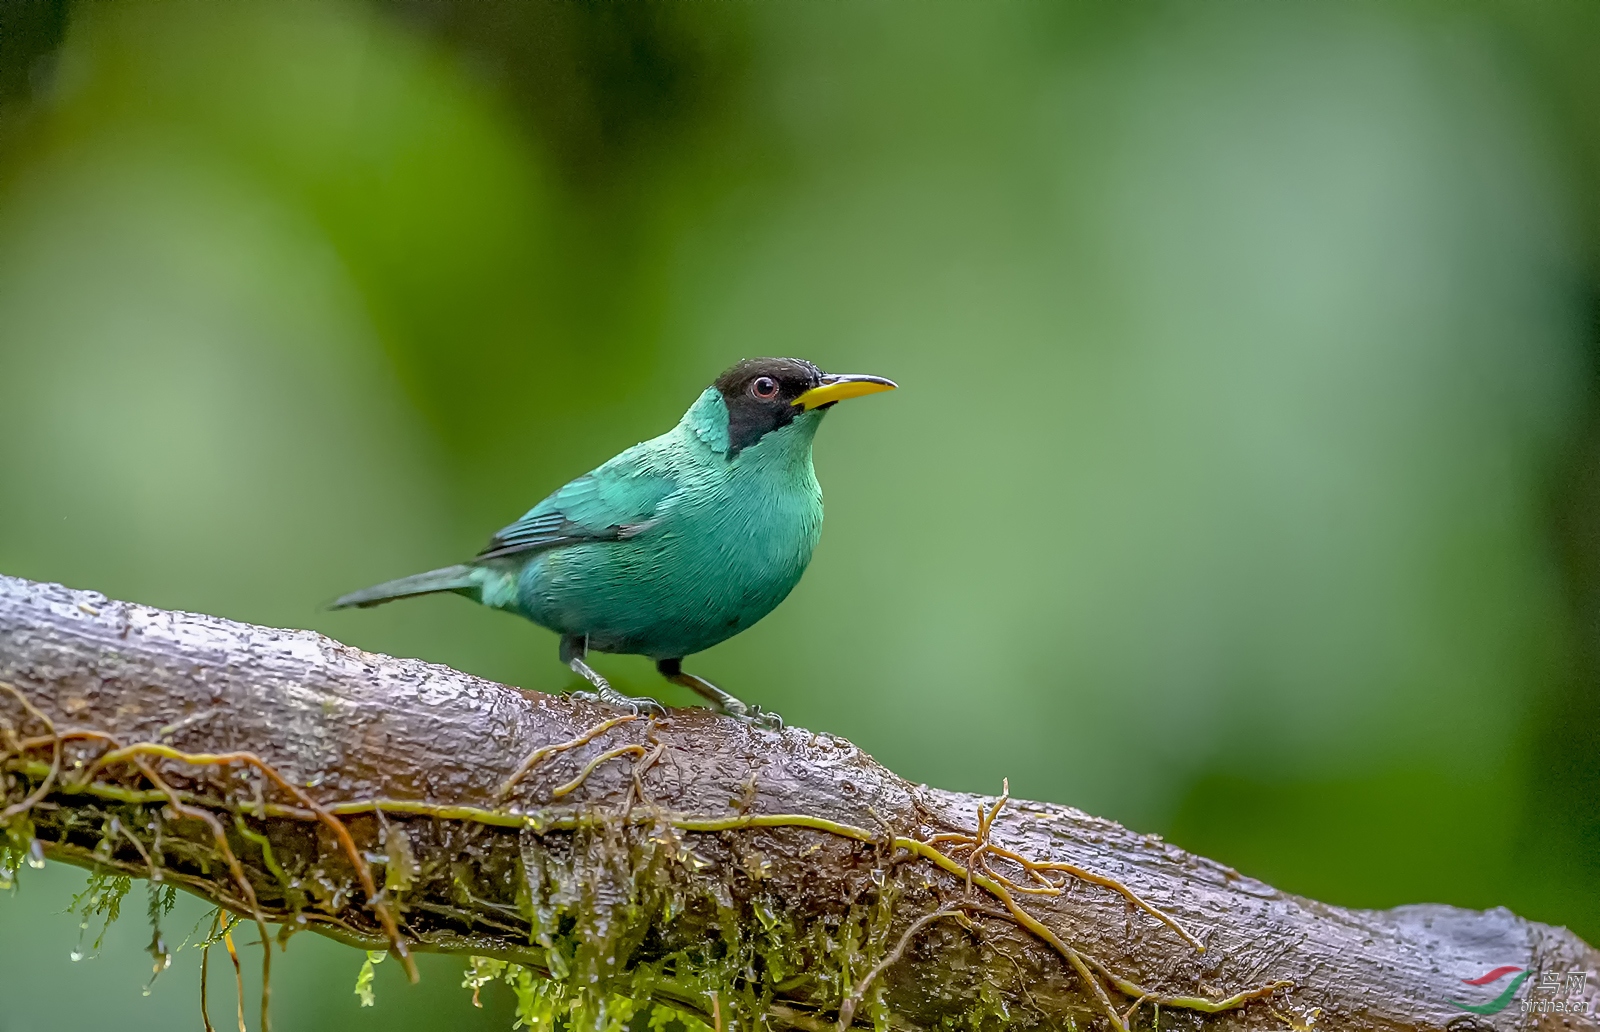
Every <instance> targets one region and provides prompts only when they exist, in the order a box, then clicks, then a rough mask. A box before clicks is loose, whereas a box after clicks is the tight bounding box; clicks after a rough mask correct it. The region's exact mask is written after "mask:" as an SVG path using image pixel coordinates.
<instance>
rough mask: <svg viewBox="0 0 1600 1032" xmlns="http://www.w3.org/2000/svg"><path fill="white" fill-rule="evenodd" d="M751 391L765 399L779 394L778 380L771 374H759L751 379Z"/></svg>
mask: <svg viewBox="0 0 1600 1032" xmlns="http://www.w3.org/2000/svg"><path fill="white" fill-rule="evenodd" d="M750 393H751V394H754V395H755V396H756V397H758V398H760V399H761V400H763V401H768V400H770V399H772V398H776V397H777V396H778V381H777V380H774V379H773V378H772V377H770V376H758V377H756V378H755V379H754V380H751V381H750Z"/></svg>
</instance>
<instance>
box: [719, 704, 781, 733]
mask: <svg viewBox="0 0 1600 1032" xmlns="http://www.w3.org/2000/svg"><path fill="white" fill-rule="evenodd" d="M720 709H721V713H722V715H723V716H725V717H732V718H733V719H734V720H742V721H744V722H745V723H746V724H751V725H753V726H755V727H759V728H764V729H765V730H767V731H782V730H783V718H782V717H781V716H779V715H778V714H776V713H774V712H773V711H771V710H764V709H762V708H761V707H760V706H757V705H755V704H754V703H745V702H740V701H739V700H738V699H731V700H730V701H729V702H726V703H723V705H722V706H721V708H720Z"/></svg>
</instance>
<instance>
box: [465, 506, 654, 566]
mask: <svg viewBox="0 0 1600 1032" xmlns="http://www.w3.org/2000/svg"><path fill="white" fill-rule="evenodd" d="M623 526H625V525H621V526H613V527H602V528H593V527H585V526H583V525H582V524H581V523H574V522H573V521H572V520H570V519H568V518H567V515H566V513H561V512H546V513H541V514H539V515H537V516H535V515H533V514H532V513H529V514H528V515H527V516H524V517H523V518H522V519H520V520H518V521H517V522H515V523H513V524H511V526H509V527H506V528H504V529H503V530H501V531H500V532H499V533H497V534H495V536H494V537H493V538H491V539H490V540H489V544H488V545H487V546H486V547H485V548H484V550H483V551H481V552H479V553H478V558H479V559H499V558H500V557H501V556H507V555H517V554H519V553H521V552H537V551H542V550H544V549H547V548H559V547H560V546H562V545H577V544H582V543H584V542H588V541H619V540H621V539H622V538H623V537H624V536H625V534H624V531H623Z"/></svg>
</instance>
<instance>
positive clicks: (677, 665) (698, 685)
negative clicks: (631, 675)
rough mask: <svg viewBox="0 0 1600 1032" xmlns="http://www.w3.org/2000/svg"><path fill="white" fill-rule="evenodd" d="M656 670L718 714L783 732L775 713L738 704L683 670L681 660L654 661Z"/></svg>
mask: <svg viewBox="0 0 1600 1032" xmlns="http://www.w3.org/2000/svg"><path fill="white" fill-rule="evenodd" d="M656 669H657V670H659V671H661V676H662V677H665V678H666V679H667V680H669V681H671V682H672V683H673V684H680V685H682V686H683V687H685V688H688V689H690V690H692V691H694V692H696V693H698V694H699V695H700V696H701V697H702V698H704V699H705V700H706V701H708V702H710V703H711V708H712V709H714V710H716V711H717V712H718V713H723V714H726V715H727V716H730V717H734V718H735V719H738V720H748V721H749V722H750V723H752V724H755V725H757V726H758V727H765V728H771V729H772V730H774V731H781V730H783V718H782V717H780V716H778V715H777V714H776V713H771V712H768V711H766V710H763V709H762V708H761V707H760V706H753V705H750V704H747V703H744V702H740V701H739V700H738V699H735V698H734V697H733V696H731V695H729V694H728V693H727V692H725V691H723V690H722V689H721V688H718V687H717V686H716V685H714V684H712V683H711V682H710V681H707V680H706V679H705V678H703V677H696V676H695V675H694V674H691V673H688V672H686V671H685V670H684V669H683V660H681V659H661V660H657V661H656Z"/></svg>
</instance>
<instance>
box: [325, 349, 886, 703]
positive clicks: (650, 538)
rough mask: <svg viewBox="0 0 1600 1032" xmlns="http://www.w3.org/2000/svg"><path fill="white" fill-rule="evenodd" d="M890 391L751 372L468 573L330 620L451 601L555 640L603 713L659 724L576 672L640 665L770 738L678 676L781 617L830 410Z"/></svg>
mask: <svg viewBox="0 0 1600 1032" xmlns="http://www.w3.org/2000/svg"><path fill="white" fill-rule="evenodd" d="M894 388H895V384H894V383H893V382H891V381H889V380H885V379H883V378H882V377H878V376H843V375H838V374H834V373H824V372H823V371H822V370H820V369H818V368H817V367H816V366H814V365H812V364H811V363H810V362H805V361H802V360H800V359H794V358H753V359H746V360H745V361H743V362H740V363H739V364H738V365H735V366H734V367H733V368H732V369H729V370H728V371H727V372H725V373H723V374H722V375H721V376H719V377H717V380H716V382H715V383H713V384H712V385H711V386H710V387H707V388H706V389H705V391H704V392H702V393H701V395H700V397H698V398H697V399H695V402H694V404H693V405H691V406H689V411H688V412H685V413H684V415H683V418H682V419H680V420H679V421H678V425H677V426H675V427H673V428H672V429H671V430H668V431H667V432H666V433H664V434H662V435H661V436H660V437H656V438H653V439H652V440H649V441H645V442H643V443H642V444H636V445H634V446H633V447H632V448H629V449H628V450H627V451H624V452H623V453H622V454H620V455H618V456H617V457H616V458H614V459H612V460H611V461H609V462H607V463H606V464H605V465H603V466H600V467H599V468H598V469H595V470H593V471H591V472H589V473H586V474H584V475H583V476H581V477H579V478H577V479H576V480H573V481H571V482H570V483H568V484H566V485H565V486H563V487H561V488H558V489H557V490H556V491H555V492H554V493H553V494H551V495H550V496H549V497H548V498H546V499H545V500H544V501H542V502H540V503H539V504H538V505H535V506H534V507H533V508H532V509H530V510H528V513H527V515H525V516H523V517H522V518H521V519H520V520H518V521H517V522H515V523H513V524H511V525H510V526H509V527H506V528H505V529H503V530H501V531H500V532H499V533H498V534H496V535H495V536H494V538H493V539H492V540H490V542H489V545H488V547H487V548H485V549H484V550H483V551H482V552H479V553H478V555H477V557H476V558H474V559H473V560H472V561H470V562H467V563H462V564H460V565H458V566H446V567H444V568H443V569H439V570H430V571H428V572H427V573H419V574H416V575H414V576H411V577H402V578H400V579H399V580H393V581H389V582H387V583H385V584H379V585H377V586H375V587H371V588H367V589H366V590H364V591H356V592H352V593H351V594H349V595H345V596H344V597H343V598H341V599H339V600H338V601H336V602H335V603H334V604H333V608H335V609H344V608H349V607H352V606H358V607H362V608H365V607H368V606H375V605H379V604H380V603H383V602H389V601H393V600H394V599H397V598H410V597H412V596H414V595H431V594H434V593H436V592H454V593H456V594H458V595H465V596H466V597H468V598H470V599H472V600H473V601H475V602H479V603H481V604H483V605H486V606H490V607H492V608H495V609H503V610H505V611H507V612H510V613H515V614H517V615H518V616H521V617H525V618H527V619H529V620H532V621H533V622H534V623H536V624H538V625H540V626H541V627H547V628H549V629H550V630H552V631H555V632H556V633H557V634H559V635H561V646H560V656H561V661H562V662H563V663H565V664H567V666H569V667H571V668H572V669H573V670H574V671H575V672H577V673H578V674H579V675H581V676H582V677H583V678H584V679H585V680H587V681H588V682H589V683H590V684H592V685H594V687H595V695H596V696H597V697H598V698H599V699H600V700H602V701H604V702H607V703H611V704H613V705H618V706H625V707H629V708H632V709H633V710H634V712H639V711H645V712H649V713H651V714H655V715H661V714H664V713H665V712H666V711H665V710H664V709H662V707H661V705H660V704H659V703H658V702H656V701H655V700H653V699H635V698H630V697H629V696H627V695H624V694H622V693H621V692H618V691H617V690H616V689H614V688H612V687H611V685H610V684H609V683H608V682H607V681H606V679H605V678H604V677H601V676H600V674H599V673H597V672H596V671H595V670H594V669H593V668H592V667H590V666H589V664H588V663H587V662H585V659H586V657H587V655H588V653H589V652H590V651H591V650H592V651H595V652H612V653H624V654H629V655H640V656H648V657H649V658H651V659H653V660H655V663H656V669H657V670H659V671H660V672H661V674H662V676H664V677H665V678H666V679H667V680H669V681H671V682H673V683H674V684H679V685H682V686H684V687H686V688H691V689H693V690H694V691H696V692H698V693H699V694H700V695H702V696H704V697H705V698H706V699H707V700H709V701H710V703H711V705H712V706H713V707H714V708H715V709H717V710H719V711H720V712H722V713H726V714H728V715H730V716H734V717H740V718H743V719H747V720H752V721H755V722H758V723H761V724H764V725H767V726H776V727H781V726H782V721H781V720H780V719H778V717H777V715H776V714H773V713H764V712H762V710H761V708H760V707H759V706H749V705H746V704H745V703H743V702H740V701H739V700H738V699H736V698H734V697H733V696H732V695H729V694H728V693H727V692H725V691H723V690H722V689H720V688H718V687H717V686H716V685H714V684H712V683H711V682H710V681H707V680H706V679H705V678H703V677H697V676H695V675H694V674H691V673H688V672H686V671H685V670H684V669H683V660H684V657H686V656H691V655H693V654H695V653H697V652H702V651H704V650H706V649H708V648H710V647H711V646H713V645H716V644H717V643H718V642H722V641H726V640H727V639H728V638H731V637H733V636H734V635H735V634H738V633H739V632H740V631H742V630H744V629H746V628H747V627H750V626H751V625H752V624H754V623H755V622H756V621H758V620H760V619H761V618H762V617H763V616H766V615H767V614H768V613H770V612H772V610H773V609H774V608H775V607H776V606H777V605H778V603H779V602H782V601H783V600H784V598H785V597H787V596H788V594H789V592H790V591H791V590H792V589H793V588H794V586H795V585H796V584H797V583H799V581H800V575H801V574H803V573H805V570H806V566H807V565H808V564H809V563H810V562H811V553H812V551H813V550H814V549H815V548H816V546H817V539H818V538H819V537H820V536H821V534H822V488H821V487H820V486H818V484H817V476H816V472H815V470H814V469H813V468H812V464H811V445H812V441H813V440H814V439H815V437H816V433H817V427H818V426H819V425H820V424H821V423H822V417H823V415H824V413H826V412H827V411H828V409H830V408H832V407H833V405H834V404H835V403H836V402H839V401H843V400H845V399H846V398H855V397H860V396H862V395H865V394H874V393H877V392H879V391H888V390H893V389H894Z"/></svg>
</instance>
